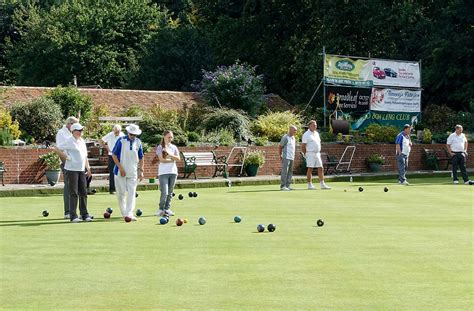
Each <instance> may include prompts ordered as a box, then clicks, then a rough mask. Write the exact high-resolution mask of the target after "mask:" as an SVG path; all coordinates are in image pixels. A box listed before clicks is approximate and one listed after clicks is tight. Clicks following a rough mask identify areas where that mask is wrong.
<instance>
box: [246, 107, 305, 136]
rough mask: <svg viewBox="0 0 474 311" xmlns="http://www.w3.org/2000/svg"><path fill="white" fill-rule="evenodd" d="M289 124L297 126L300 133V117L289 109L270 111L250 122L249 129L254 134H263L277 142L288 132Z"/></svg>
mask: <svg viewBox="0 0 474 311" xmlns="http://www.w3.org/2000/svg"><path fill="white" fill-rule="evenodd" d="M290 125H295V126H296V127H298V129H299V132H300V133H301V117H300V116H299V115H297V114H294V113H292V112H291V111H284V112H270V113H267V114H264V115H261V116H259V117H258V118H257V120H255V121H254V122H252V125H251V129H252V132H253V134H254V136H265V137H268V140H270V141H272V142H279V141H280V140H281V137H282V136H283V135H285V134H286V133H287V132H288V128H289V126H290Z"/></svg>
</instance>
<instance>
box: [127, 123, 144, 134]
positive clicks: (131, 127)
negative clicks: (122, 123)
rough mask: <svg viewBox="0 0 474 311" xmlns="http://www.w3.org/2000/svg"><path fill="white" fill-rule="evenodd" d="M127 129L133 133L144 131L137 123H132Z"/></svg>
mask: <svg viewBox="0 0 474 311" xmlns="http://www.w3.org/2000/svg"><path fill="white" fill-rule="evenodd" d="M125 129H126V130H127V132H128V133H130V134H132V135H140V134H141V133H142V130H140V128H139V127H138V125H136V124H130V125H129V126H127V127H126V128H125Z"/></svg>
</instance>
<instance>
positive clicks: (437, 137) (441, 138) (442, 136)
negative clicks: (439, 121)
mask: <svg viewBox="0 0 474 311" xmlns="http://www.w3.org/2000/svg"><path fill="white" fill-rule="evenodd" d="M449 135H450V132H438V133H434V134H433V137H432V140H433V141H434V142H435V143H438V144H445V143H446V141H447V140H448V137H449Z"/></svg>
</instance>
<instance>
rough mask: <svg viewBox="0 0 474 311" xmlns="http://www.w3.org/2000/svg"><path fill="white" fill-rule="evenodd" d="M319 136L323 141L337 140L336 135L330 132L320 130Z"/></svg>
mask: <svg viewBox="0 0 474 311" xmlns="http://www.w3.org/2000/svg"><path fill="white" fill-rule="evenodd" d="M319 137H320V138H321V141H322V142H331V141H336V135H334V134H332V133H329V132H320V133H319Z"/></svg>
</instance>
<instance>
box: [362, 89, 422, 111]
mask: <svg viewBox="0 0 474 311" xmlns="http://www.w3.org/2000/svg"><path fill="white" fill-rule="evenodd" d="M370 110H375V111H397V112H420V110H421V91H412V90H395V89H381V88H373V89H372V96H371V97H370Z"/></svg>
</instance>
